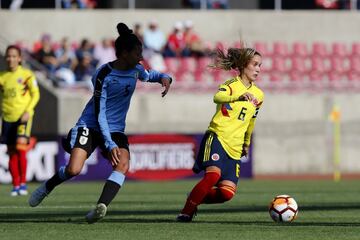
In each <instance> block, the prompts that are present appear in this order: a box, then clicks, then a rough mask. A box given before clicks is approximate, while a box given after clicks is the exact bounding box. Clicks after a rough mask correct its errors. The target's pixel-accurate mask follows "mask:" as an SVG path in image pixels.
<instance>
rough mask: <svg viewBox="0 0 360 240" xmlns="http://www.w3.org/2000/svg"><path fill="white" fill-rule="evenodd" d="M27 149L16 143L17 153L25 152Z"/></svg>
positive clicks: (24, 145)
mask: <svg viewBox="0 0 360 240" xmlns="http://www.w3.org/2000/svg"><path fill="white" fill-rule="evenodd" d="M27 147H28V145H27V144H24V143H17V144H16V147H15V148H16V150H17V151H26V150H27Z"/></svg>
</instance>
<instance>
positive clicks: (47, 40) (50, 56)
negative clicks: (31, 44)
mask: <svg viewBox="0 0 360 240" xmlns="http://www.w3.org/2000/svg"><path fill="white" fill-rule="evenodd" d="M34 57H35V59H37V60H38V61H39V62H40V63H41V64H43V65H44V66H45V67H46V69H47V70H48V71H49V72H50V73H51V74H53V73H55V70H56V68H57V65H58V61H57V59H56V56H55V53H54V51H53V49H52V46H51V37H50V35H48V34H44V35H43V36H42V37H41V48H40V49H39V50H38V51H37V52H36V53H35V55H34Z"/></svg>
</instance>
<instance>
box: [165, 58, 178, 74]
mask: <svg viewBox="0 0 360 240" xmlns="http://www.w3.org/2000/svg"><path fill="white" fill-rule="evenodd" d="M164 62H165V66H166V72H169V73H172V74H175V73H177V72H178V69H179V65H180V63H179V59H178V58H174V57H167V58H164Z"/></svg>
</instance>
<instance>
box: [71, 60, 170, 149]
mask: <svg viewBox="0 0 360 240" xmlns="http://www.w3.org/2000/svg"><path fill="white" fill-rule="evenodd" d="M162 78H167V79H170V81H171V78H170V76H168V75H167V74H164V73H160V72H157V71H154V70H146V69H145V68H144V67H143V66H142V65H141V64H138V65H136V67H135V68H133V69H131V70H127V71H120V70H117V69H114V68H112V66H111V64H110V63H108V64H105V65H103V66H101V67H100V68H99V69H98V70H97V71H96V73H95V74H94V76H93V79H92V82H93V84H94V95H93V96H92V98H91V99H90V100H89V102H88V103H87V105H86V107H85V109H84V111H83V112H82V114H81V117H80V119H79V121H78V122H77V123H76V127H87V128H92V129H94V130H96V131H99V132H101V133H102V135H103V138H104V141H105V147H106V148H107V149H108V150H109V151H110V150H111V149H113V148H114V147H116V146H117V145H116V144H115V142H114V141H113V140H112V139H111V134H110V133H113V132H121V133H124V131H125V119H126V114H127V112H128V110H129V106H130V100H131V97H132V95H133V93H134V90H135V87H136V82H137V79H139V80H140V81H143V82H161V81H160V80H161V79H162Z"/></svg>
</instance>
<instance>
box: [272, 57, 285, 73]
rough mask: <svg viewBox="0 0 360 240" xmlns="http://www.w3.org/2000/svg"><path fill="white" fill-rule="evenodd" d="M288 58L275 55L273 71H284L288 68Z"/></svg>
mask: <svg viewBox="0 0 360 240" xmlns="http://www.w3.org/2000/svg"><path fill="white" fill-rule="evenodd" d="M286 65H287V64H286V59H285V58H283V57H273V59H272V68H271V71H276V72H280V73H284V72H286V71H287V70H288V67H287V66H286Z"/></svg>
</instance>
